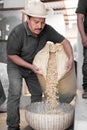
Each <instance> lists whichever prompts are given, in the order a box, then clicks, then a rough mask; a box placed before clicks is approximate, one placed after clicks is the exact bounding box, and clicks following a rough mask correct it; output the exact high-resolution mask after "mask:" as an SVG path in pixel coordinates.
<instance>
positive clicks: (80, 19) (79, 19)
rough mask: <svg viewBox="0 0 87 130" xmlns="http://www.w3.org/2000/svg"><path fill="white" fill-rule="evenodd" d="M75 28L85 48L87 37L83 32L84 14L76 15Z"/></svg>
mask: <svg viewBox="0 0 87 130" xmlns="http://www.w3.org/2000/svg"><path fill="white" fill-rule="evenodd" d="M77 26H78V29H79V32H80V35H81V38H82V44H83V46H84V47H87V36H86V34H85V31H84V14H80V13H77Z"/></svg>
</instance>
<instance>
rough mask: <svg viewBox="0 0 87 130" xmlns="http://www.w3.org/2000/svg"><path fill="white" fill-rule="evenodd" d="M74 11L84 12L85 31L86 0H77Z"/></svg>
mask: <svg viewBox="0 0 87 130" xmlns="http://www.w3.org/2000/svg"><path fill="white" fill-rule="evenodd" d="M76 13H81V14H84V16H85V18H84V30H85V33H87V0H79V2H78V6H77V9H76Z"/></svg>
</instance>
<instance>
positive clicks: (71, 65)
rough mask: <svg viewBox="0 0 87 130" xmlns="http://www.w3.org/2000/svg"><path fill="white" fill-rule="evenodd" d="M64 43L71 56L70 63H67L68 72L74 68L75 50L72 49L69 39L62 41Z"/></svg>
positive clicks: (69, 56)
mask: <svg viewBox="0 0 87 130" xmlns="http://www.w3.org/2000/svg"><path fill="white" fill-rule="evenodd" d="M62 44H63V47H64V50H65V52H66V54H67V56H68V58H69V60H68V63H67V72H69V71H70V70H71V69H72V67H73V63H74V57H73V50H72V47H71V44H70V42H69V41H68V40H67V39H65V40H64V41H63V42H62Z"/></svg>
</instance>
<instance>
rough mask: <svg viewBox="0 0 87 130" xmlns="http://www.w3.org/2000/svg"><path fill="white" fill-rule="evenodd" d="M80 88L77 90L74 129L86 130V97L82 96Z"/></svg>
mask: <svg viewBox="0 0 87 130" xmlns="http://www.w3.org/2000/svg"><path fill="white" fill-rule="evenodd" d="M82 93H83V90H82V89H78V90H77V97H76V106H75V119H74V130H87V99H83V98H82Z"/></svg>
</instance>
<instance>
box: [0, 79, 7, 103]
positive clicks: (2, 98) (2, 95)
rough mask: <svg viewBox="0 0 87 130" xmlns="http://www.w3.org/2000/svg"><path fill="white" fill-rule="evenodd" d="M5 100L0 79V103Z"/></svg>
mask: <svg viewBox="0 0 87 130" xmlns="http://www.w3.org/2000/svg"><path fill="white" fill-rule="evenodd" d="M5 100H6V96H5V93H4V89H3V86H2V83H1V80H0V105H2V104H3V102H4V101H5Z"/></svg>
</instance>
